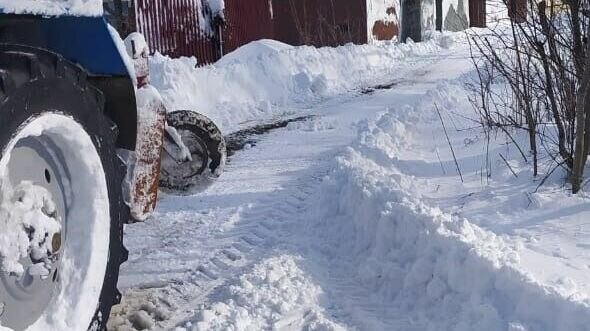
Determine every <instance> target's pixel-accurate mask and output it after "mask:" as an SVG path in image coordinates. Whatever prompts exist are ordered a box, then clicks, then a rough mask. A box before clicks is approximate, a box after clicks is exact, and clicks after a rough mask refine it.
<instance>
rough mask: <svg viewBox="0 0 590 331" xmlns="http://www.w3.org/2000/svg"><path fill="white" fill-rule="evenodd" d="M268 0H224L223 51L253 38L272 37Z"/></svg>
mask: <svg viewBox="0 0 590 331" xmlns="http://www.w3.org/2000/svg"><path fill="white" fill-rule="evenodd" d="M271 5H272V3H271V1H270V0H226V3H225V17H226V21H227V22H226V28H225V30H224V33H223V39H224V47H223V48H224V53H229V52H231V51H233V50H235V49H236V48H238V47H240V46H242V45H244V44H247V43H249V42H251V41H254V40H259V39H270V38H273V37H274V31H273V30H274V29H273V20H272V17H271V8H270V6H271Z"/></svg>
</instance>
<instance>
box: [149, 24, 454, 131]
mask: <svg viewBox="0 0 590 331" xmlns="http://www.w3.org/2000/svg"><path fill="white" fill-rule="evenodd" d="M448 40H449V39H448V38H447V37H445V36H442V35H440V34H435V37H434V38H433V39H432V40H430V41H428V42H424V43H418V44H411V45H410V44H398V43H383V44H379V45H361V46H354V45H346V46H341V47H336V48H327V47H326V48H319V49H318V48H314V47H307V46H303V47H290V46H287V45H284V44H281V43H278V42H273V41H265V40H263V41H257V42H253V43H251V44H248V45H246V46H243V47H242V48H240V49H238V50H236V51H235V52H232V53H230V54H228V55H226V56H225V57H224V58H222V59H221V60H220V61H219V62H218V63H216V64H214V65H210V66H206V67H200V68H197V67H196V65H197V61H196V60H195V59H194V58H180V59H174V60H173V59H170V58H168V57H165V56H162V55H160V54H156V55H154V56H153V58H152V59H151V67H150V73H151V79H152V84H153V85H154V86H156V88H157V89H158V90H159V91H160V93H161V94H162V97H163V99H164V102H165V103H166V105H167V107H168V109H169V111H172V110H176V109H192V110H195V111H198V112H201V113H203V114H204V115H207V116H208V117H210V118H211V119H213V121H215V122H216V123H217V124H218V125H220V126H221V129H222V130H223V131H224V132H229V131H234V130H236V129H237V128H238V127H239V125H240V123H242V122H245V121H248V120H253V119H257V120H264V119H269V118H271V117H273V116H277V115H281V114H282V113H283V112H284V107H281V106H285V105H292V104H293V102H295V103H312V102H314V101H317V100H319V99H322V98H326V97H330V96H335V95H337V94H342V93H346V92H350V91H351V90H355V89H359V88H361V87H366V86H371V85H376V84H380V83H383V82H388V80H389V79H391V77H392V76H393V73H394V72H395V71H396V70H397V69H398V68H399V63H400V62H401V61H403V60H405V59H411V58H414V57H416V56H428V55H434V54H436V53H438V52H439V51H440V50H441V47H443V46H444V47H448V46H449V42H448Z"/></svg>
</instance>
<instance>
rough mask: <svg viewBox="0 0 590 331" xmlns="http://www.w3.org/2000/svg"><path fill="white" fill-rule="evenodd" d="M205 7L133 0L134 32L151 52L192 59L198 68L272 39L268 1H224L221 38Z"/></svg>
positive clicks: (183, 0) (177, 0)
mask: <svg viewBox="0 0 590 331" xmlns="http://www.w3.org/2000/svg"><path fill="white" fill-rule="evenodd" d="M206 4H207V2H204V1H202V0H136V4H135V5H136V11H135V12H136V17H137V18H136V22H137V30H138V31H139V32H141V33H143V34H144V35H145V37H146V39H147V41H148V44H149V46H150V49H151V50H152V52H155V51H158V52H160V53H162V54H165V55H169V56H171V57H180V56H195V57H196V58H197V60H198V63H199V64H200V65H204V64H208V63H212V62H215V61H216V60H218V59H219V58H220V57H221V56H222V55H223V54H226V53H228V52H230V51H232V50H234V49H236V48H238V47H239V46H241V45H243V44H246V43H248V42H250V41H253V40H257V39H262V38H272V36H273V26H272V8H271V4H270V2H269V0H248V1H243V0H226V1H225V6H226V9H225V19H226V21H225V27H223V31H222V33H221V36H220V33H219V32H220V31H219V28H220V27H219V26H218V25H216V24H215V23H214V22H216V21H215V20H214V19H213V17H212V15H211V13H210V11H209V10H208V7H207V6H206ZM221 37H222V38H221Z"/></svg>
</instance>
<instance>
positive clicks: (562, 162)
mask: <svg viewBox="0 0 590 331" xmlns="http://www.w3.org/2000/svg"><path fill="white" fill-rule="evenodd" d="M564 163H565V161H561V162H559V163H558V164H557V165H555V167H553V169H551V171H549V173H548V174H547V175H545V177H543V179H542V180H541V182H540V183H539V185H537V188H536V189H535V190H534V191H533V193H537V191H538V190H539V188H541V186H543V184H545V181H546V180H547V178H549V177H550V176H551V175H552V174H553V172H554V171H555V170H556V169H558V168H560V167H561V166H562V165H563V164H564Z"/></svg>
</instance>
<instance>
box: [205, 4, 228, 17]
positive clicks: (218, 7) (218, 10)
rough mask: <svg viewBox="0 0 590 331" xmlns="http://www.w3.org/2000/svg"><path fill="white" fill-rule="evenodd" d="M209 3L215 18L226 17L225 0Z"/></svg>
mask: <svg viewBox="0 0 590 331" xmlns="http://www.w3.org/2000/svg"><path fill="white" fill-rule="evenodd" d="M208 3H209V9H211V13H212V14H213V16H216V15H221V16H223V15H224V14H223V11H224V10H225V0H208Z"/></svg>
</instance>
